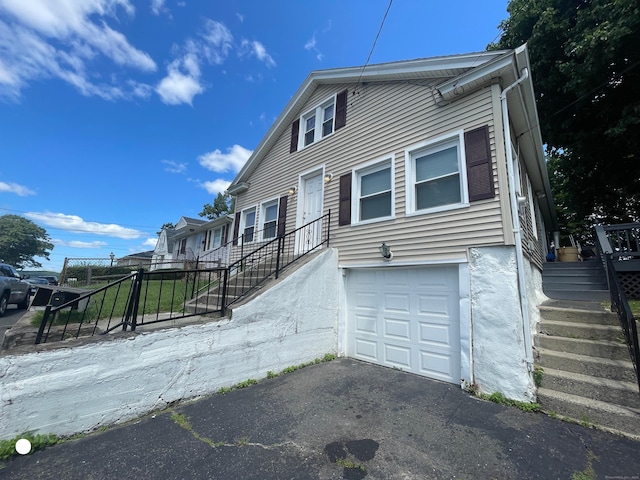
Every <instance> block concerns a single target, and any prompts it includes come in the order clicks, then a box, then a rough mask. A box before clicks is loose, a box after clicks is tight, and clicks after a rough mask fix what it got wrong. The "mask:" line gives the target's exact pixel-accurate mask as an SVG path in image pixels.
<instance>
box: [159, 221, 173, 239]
mask: <svg viewBox="0 0 640 480" xmlns="http://www.w3.org/2000/svg"><path fill="white" fill-rule="evenodd" d="M169 228H176V226H175V225H174V224H173V223H171V222H167V223H163V224H162V226H161V227H160V230H159V231H157V232H156V235H158V236H160V234H161V233H162V231H163V230H167V229H169Z"/></svg>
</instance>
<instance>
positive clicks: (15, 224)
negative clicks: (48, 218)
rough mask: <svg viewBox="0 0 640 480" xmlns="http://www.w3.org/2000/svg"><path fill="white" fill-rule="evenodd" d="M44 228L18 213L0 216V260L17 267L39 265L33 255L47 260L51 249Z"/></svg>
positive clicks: (51, 245)
mask: <svg viewBox="0 0 640 480" xmlns="http://www.w3.org/2000/svg"><path fill="white" fill-rule="evenodd" d="M50 240H51V239H50V238H49V235H48V234H47V232H46V230H45V229H44V228H42V227H39V226H38V225H36V224H35V223H33V222H32V221H31V220H28V219H26V218H23V217H21V216H19V215H3V216H1V217H0V261H2V262H4V263H8V264H10V265H13V266H15V267H17V268H25V267H41V266H42V264H41V263H40V262H38V261H36V260H35V259H34V258H33V257H42V258H46V259H47V260H49V254H50V252H49V250H52V249H53V243H51V241H50Z"/></svg>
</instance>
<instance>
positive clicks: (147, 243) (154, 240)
mask: <svg viewBox="0 0 640 480" xmlns="http://www.w3.org/2000/svg"><path fill="white" fill-rule="evenodd" d="M156 243H158V237H153V238H151V237H149V238H147V239H146V240H145V241H144V242H142V245H144V246H145V247H153V248H156Z"/></svg>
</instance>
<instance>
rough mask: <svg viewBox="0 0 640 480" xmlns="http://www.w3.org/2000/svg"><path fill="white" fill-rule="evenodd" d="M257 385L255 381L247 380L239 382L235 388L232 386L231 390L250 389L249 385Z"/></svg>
mask: <svg viewBox="0 0 640 480" xmlns="http://www.w3.org/2000/svg"><path fill="white" fill-rule="evenodd" d="M257 383H258V381H257V380H254V379H253V378H248V379H247V380H245V381H244V382H240V383H239V384H237V385H236V386H234V387H232V388H234V389H239V388H247V387H250V386H251V385H256V384H257Z"/></svg>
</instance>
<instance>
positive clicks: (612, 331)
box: [540, 321, 623, 342]
mask: <svg viewBox="0 0 640 480" xmlns="http://www.w3.org/2000/svg"><path fill="white" fill-rule="evenodd" d="M596 327H598V326H597V325H585V324H572V325H557V324H551V323H549V322H544V321H543V322H540V330H541V331H544V332H547V333H548V334H549V335H552V336H556V337H568V338H583V339H587V340H605V341H610V342H615V341H618V340H620V339H621V338H622V336H623V333H622V330H621V329H620V328H618V327H615V326H605V327H603V328H596Z"/></svg>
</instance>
